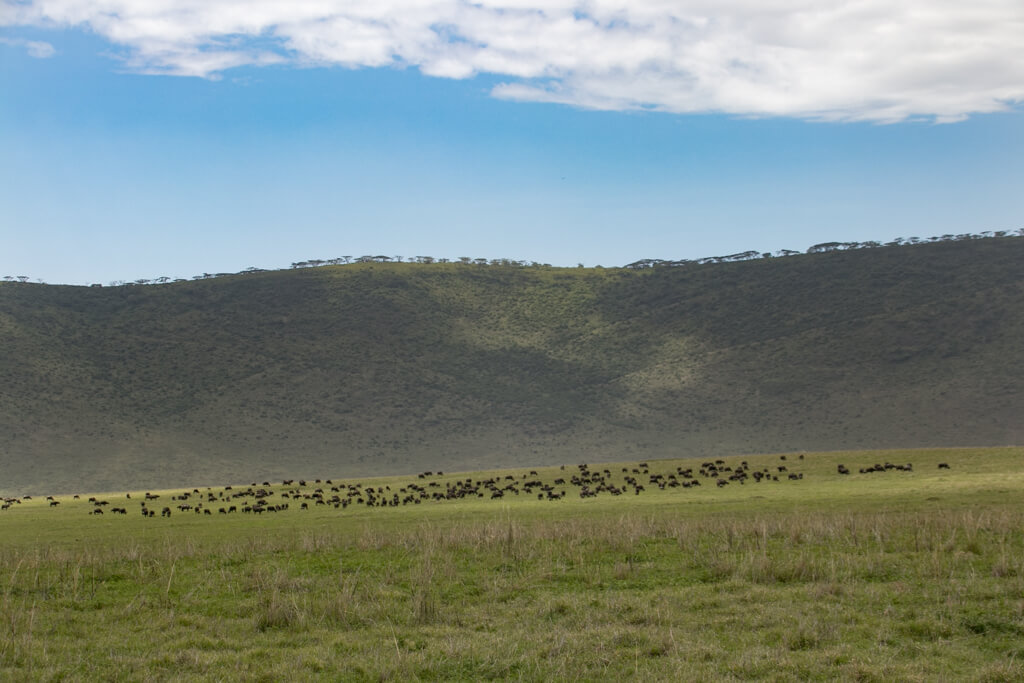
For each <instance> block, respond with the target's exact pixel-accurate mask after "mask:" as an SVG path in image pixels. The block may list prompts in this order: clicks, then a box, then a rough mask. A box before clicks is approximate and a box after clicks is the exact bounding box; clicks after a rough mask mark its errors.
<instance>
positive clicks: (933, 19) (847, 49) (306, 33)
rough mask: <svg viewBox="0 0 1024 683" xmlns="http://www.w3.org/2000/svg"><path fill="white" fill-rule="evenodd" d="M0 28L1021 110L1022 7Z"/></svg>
mask: <svg viewBox="0 0 1024 683" xmlns="http://www.w3.org/2000/svg"><path fill="white" fill-rule="evenodd" d="M0 24H8V25H31V26H65V27H66V26H72V27H85V28H88V29H89V30H91V31H93V32H95V33H97V34H99V35H101V36H104V37H105V38H106V39H107V40H109V41H110V42H111V43H114V44H116V45H119V46H123V47H124V48H127V55H128V56H127V57H126V60H127V65H128V67H129V68H131V69H134V70H137V71H140V72H145V73H163V74H174V75H186V76H200V77H206V78H209V77H216V76H217V75H219V74H220V73H221V72H223V71H225V70H227V69H231V68H234V67H238V66H243V65H263V64H280V63H285V64H294V65H336V66H342V67H347V68H364V67H383V66H399V67H407V66H408V67H415V68H418V69H420V70H421V71H422V72H423V73H424V74H427V75H430V76H437V77H444V78H469V77H471V76H473V75H475V74H479V73H488V74H494V75H497V76H499V77H502V78H504V79H505V80H506V82H504V83H502V84H500V85H498V86H497V87H495V88H494V91H493V94H494V95H495V96H496V97H502V98H507V99H512V100H530V101H544V102H560V103H565V104H570V105H574V106H581V107H592V108H598V109H613V110H628V109H655V110H661V111H667V112H677V113H687V112H722V113H728V114H734V115H744V116H791V117H799V118H804V119H816V120H834V121H850V120H870V121H880V122H893V121H902V120H905V119H908V118H914V117H926V118H929V119H932V120H937V121H955V120H959V119H962V118H964V117H965V116H967V115H970V114H973V113H982V112H994V111H1001V110H1005V109H1007V108H1008V107H1011V106H1014V105H1016V104H1018V103H1020V102H1022V101H1024V3H1021V2H1020V0H976V1H974V2H963V0H900V2H892V0H579V1H574V0H549V1H546V2H543V3H540V2H538V1H537V0H503V1H495V0H481V1H479V2H466V1H463V0H347V1H341V0H219V1H216V2H214V1H211V0H27V1H24V2H18V3H16V4H6V5H2V6H0ZM42 45H46V44H45V43H44V44H42ZM30 49H32V48H30ZM50 50H51V51H52V48H50ZM43 52H45V50H43ZM43 52H40V54H39V55H38V56H45V55H44V54H43ZM51 53H52V52H51Z"/></svg>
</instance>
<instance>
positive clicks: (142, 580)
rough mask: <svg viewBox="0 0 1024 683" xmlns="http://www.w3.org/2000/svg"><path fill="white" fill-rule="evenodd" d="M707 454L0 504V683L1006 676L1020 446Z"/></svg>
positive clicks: (1022, 532) (1020, 579) (1016, 631)
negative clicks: (844, 471)
mask: <svg viewBox="0 0 1024 683" xmlns="http://www.w3.org/2000/svg"><path fill="white" fill-rule="evenodd" d="M743 460H746V461H747V463H748V467H747V468H746V474H747V478H746V479H745V481H744V482H743V483H740V482H739V480H738V479H732V480H730V479H729V477H731V476H734V475H736V474H738V472H739V470H741V469H744V468H742V466H741V461H743ZM723 461H724V462H723V463H722V464H719V465H718V467H717V470H718V472H717V473H716V474H709V473H708V472H707V468H706V467H705V468H704V469H705V474H704V475H702V474H701V473H700V469H701V465H702V461H701V460H697V461H693V460H677V461H657V462H655V461H649V462H648V464H649V467H648V468H646V469H647V470H648V472H647V473H644V469H645V468H643V467H641V466H640V464H639V463H636V462H631V463H621V464H618V465H604V464H602V465H591V466H590V468H589V469H588V470H586V473H585V474H582V475H581V470H580V469H579V468H578V467H577V466H576V465H567V466H566V468H565V470H561V469H559V468H557V467H556V468H548V469H538V470H537V472H536V474H531V473H530V472H529V471H528V470H521V471H507V472H506V471H503V472H489V473H480V472H477V473H472V474H466V473H446V474H445V475H440V476H439V475H437V474H432V475H431V476H428V477H424V478H419V477H416V476H411V477H397V478H396V477H392V478H388V479H377V480H373V481H370V480H363V481H360V482H355V481H352V480H349V481H344V482H342V481H341V480H340V479H337V478H335V479H333V480H332V482H331V483H330V484H328V483H327V482H326V480H325V481H323V482H321V483H316V482H315V481H307V482H306V485H305V486H299V483H298V482H293V483H292V484H290V485H282V483H281V482H280V481H278V482H273V483H274V484H275V485H274V486H268V487H263V486H260V485H257V486H254V487H250V483H256V484H261V482H233V483H232V485H231V489H229V490H225V488H224V486H219V487H212V488H210V489H207V488H206V487H196V488H195V489H192V488H190V489H176V490H174V491H161V492H151V493H152V494H156V495H159V496H160V497H159V498H155V499H152V498H151V500H149V501H146V500H145V495H144V494H145V492H132V493H131V494H130V495H131V498H130V499H129V498H128V497H127V496H126V495H125V493H124V492H122V493H118V494H102V495H96V496H94V497H96V498H97V499H98V500H106V501H107V503H108V504H107V505H106V506H103V507H102V508H100V509H105V512H104V514H102V515H96V514H91V513H92V510H94V509H95V506H94V504H93V503H91V502H89V501H88V498H89V497H90V496H88V495H82V496H81V497H80V498H79V499H78V500H75V499H73V498H72V497H71V496H70V495H67V496H58V499H59V501H60V504H59V505H57V506H52V507H51V506H50V502H49V501H47V500H45V499H44V498H42V497H34V498H33V499H31V500H27V501H22V502H18V503H11V504H10V507H9V508H8V509H6V510H4V511H3V512H0V538H2V539H3V549H4V552H3V553H2V555H0V678H3V679H19V680H24V679H28V680H55V679H64V680H85V679H92V680H97V679H98V680H175V679H178V680H194V679H211V680H219V679H242V680H283V679H286V678H287V679H292V680H300V679H301V680H305V679H322V680H338V679H339V678H340V679H346V680H348V679H351V680H383V679H390V680H416V679H424V680H431V679H434V680H436V679H461V680H475V679H526V680H552V679H555V680H558V679H583V680H593V679H611V678H622V677H627V676H628V677H635V676H641V677H644V678H648V679H662V680H701V679H705V680H712V679H714V680H718V679H770V680H791V679H807V678H810V679H835V678H842V679H849V680H879V681H883V680H884V681H889V680H979V681H980V680H986V681H998V680H1020V679H1021V678H1024V644H1022V643H1024V449H1022V448H1002V449H945V450H916V451H879V452H846V453H812V454H807V455H806V456H805V457H804V458H803V459H800V458H799V456H798V455H797V454H787V456H786V460H785V461H783V460H782V459H781V457H780V456H779V455H765V456H736V457H731V458H724V459H723ZM886 462H890V463H892V464H898V465H905V464H906V463H912V464H913V469H912V470H911V471H904V470H899V469H895V468H889V469H885V470H884V471H880V472H871V473H861V472H860V471H859V470H860V469H863V468H867V467H871V466H873V465H874V464H876V463H886ZM939 463H948V464H949V469H939V467H938V465H939ZM839 464H843V465H845V466H846V467H847V468H849V469H850V470H851V474H849V475H840V474H839V473H838V471H837V467H838V465H839ZM780 466H783V467H786V472H779V471H778V468H779V467H780ZM623 467H625V468H626V470H627V471H626V472H622V468H623ZM726 467H728V468H729V469H728V470H726V469H725V468H726ZM766 469H767V470H769V474H772V475H774V476H775V477H777V478H778V481H774V480H770V479H769V480H762V481H761V482H755V481H754V480H753V476H752V475H753V473H754V472H762V473H763V471H764V470H766ZM605 470H607V472H608V473H607V474H605ZM634 470H636V472H634ZM686 470H690V471H691V472H690V474H691V476H692V478H688V477H685V476H684V475H683V474H682V472H685V471H686ZM325 474H327V475H330V474H331V473H325ZM656 474H662V475H663V478H662V479H660V480H659V479H657V478H656V479H655V480H654V481H653V482H652V480H651V475H656ZM790 474H793V475H796V478H793V479H791V478H789V477H788V475H790ZM670 475H671V476H670ZM799 475H803V476H802V478H801V477H800V476H799ZM573 476H576V477H578V478H586V479H589V480H590V483H582V482H581V483H579V484H574V483H573V482H572V481H571V478H572V477H573ZM627 476H629V477H632V478H633V479H634V481H635V483H636V484H638V485H641V486H643V487H644V489H643V491H642V492H640V493H639V494H637V493H636V492H635V486H633V485H631V484H630V483H629V482H627V480H626V479H625V477H627ZM507 477H511V479H509V478H507ZM556 479H564V480H565V483H564V484H560V485H556V484H555V483H554V482H555V480H556ZM719 479H721V480H724V481H727V482H728V483H727V484H725V485H722V486H718V485H717V482H718V480H719ZM467 480H469V482H468V483H467ZM599 481H600V483H598V482H599ZM659 481H661V482H662V483H666V482H667V483H668V485H666V486H665V488H664V489H662V488H659V486H658V482H659ZM673 481H674V482H676V484H678V485H676V486H673V485H671V482H673ZM691 481H700V482H701V485H700V486H692V485H691V486H688V487H687V486H684V485H683V483H684V482H691ZM455 482H462V484H460V485H459V486H454V484H455ZM487 482H490V483H489V484H488V483H487ZM529 482H539V484H538V485H537V486H531V487H529V488H530V489H531V492H530V493H529V494H527V493H526V491H525V489H526V488H528V487H527V484H528V483H529ZM432 483H433V484H436V486H431V484H432ZM350 484H351V485H352V486H351V487H350V486H349V485H350ZM356 484H358V487H356ZM410 484H412V485H414V486H416V487H422V489H423V493H422V494H421V493H420V492H419V491H418V490H417V489H415V488H412V487H410ZM463 484H464V485H463ZM512 485H514V488H515V490H518V491H519V493H518V494H516V493H514V492H513V490H512V488H509V487H510V486H512ZM542 486H550V487H551V488H550V491H551V493H552V494H553V495H554V496H557V495H558V494H559V493H560V492H561V491H563V490H564V491H566V495H565V497H564V498H560V499H556V500H550V499H549V498H548V496H547V492H546V491H545V490H544V489H543V488H542ZM584 486H586V487H587V489H588V490H591V491H595V492H597V495H596V496H595V497H587V498H581V497H580V495H579V493H580V491H581V490H583V488H584ZM332 487H333V488H337V489H338V491H336V492H335V491H332ZM371 487H373V489H374V490H376V489H382V492H381V493H379V494H376V493H375V494H374V499H375V500H377V501H378V502H379V501H382V500H384V501H388V500H393V495H395V494H397V495H399V499H400V501H401V500H403V499H407V498H408V500H409V502H407V503H406V504H402V503H401V502H399V504H398V505H395V506H391V505H388V506H383V507H377V506H374V507H370V506H368V505H367V504H366V503H367V502H368V501H369V500H370V495H371V494H370V493H369V492H370V489H371ZM387 487H390V490H388V488H387ZM250 488H252V491H251V492H249V489H250ZM261 488H263V489H264V491H265V493H266V494H267V495H265V496H263V497H262V499H263V500H266V501H267V503H266V504H264V505H262V506H259V507H263V508H268V507H271V506H273V507H278V508H282V506H283V505H284V504H287V505H288V507H287V509H283V508H282V509H280V510H278V511H276V512H272V513H271V512H263V513H262V514H256V513H254V512H249V513H243V512H241V509H242V508H243V507H249V508H253V507H254V506H255V503H256V501H257V500H259V498H257V495H256V494H257V493H258V491H259V489H261ZM317 488H321V489H322V490H323V494H322V496H323V499H324V502H325V504H323V505H319V504H317V499H316V498H315V497H313V494H314V493H315V491H316V489H317ZM403 488H404V489H405V491H401V489H403ZM474 488H475V490H476V491H477V493H474V494H472V495H469V494H467V495H465V496H464V497H462V498H459V499H457V500H447V499H444V500H437V499H436V498H437V496H434V495H433V494H434V493H441V492H445V491H456V490H463V491H468V490H472V489H474ZM612 489H615V490H619V491H621V492H622V495H612V493H611V492H610V491H611V490H612ZM494 490H502V492H503V495H502V496H501V497H494ZM357 491H358V494H357V493H355V492H357ZM350 492H353V493H352V495H351V496H350V495H349V493H350ZM185 493H188V494H189V498H188V499H187V500H173V501H172V500H171V497H172V496H174V497H175V498H178V497H179V496H181V495H182V494H185ZM236 494H245V495H238V496H237V497H236V498H232V496H234V495H236ZM271 494H272V495H271ZM285 494H287V495H288V498H285V497H284V495H285ZM423 494H425V495H423ZM334 495H337V496H338V499H339V504H338V507H334V505H333V503H332V502H331V498H332V497H333V496H334ZM210 496H213V498H214V500H212V501H211V500H210ZM538 496H540V498H538ZM413 498H416V499H420V500H421V502H420V503H415V502H412V499H413ZM342 500H349V501H350V502H349V503H348V504H347V505H343V504H342V503H341V502H340V501H342ZM359 500H362V501H363V502H362V503H360V502H358V501H359ZM142 503H146V507H147V508H148V509H151V510H153V511H154V512H155V514H154V516H153V517H148V516H147V517H144V516H143V515H142V513H141V510H142V508H143V507H144V506H143V505H142ZM303 503H305V504H306V505H307V506H308V509H301V506H302V504H303ZM200 504H201V505H202V507H201V508H200V510H201V512H200V513H198V514H197V513H195V512H194V509H195V507H196V506H197V505H200ZM179 505H187V506H191V507H192V508H193V509H191V510H187V511H183V510H181V509H179V508H178V506H179ZM231 505H235V506H236V508H237V509H238V510H239V511H238V512H235V513H229V512H227V511H225V513H224V514H220V513H219V509H220V508H221V507H224V508H225V509H226V510H227V509H229V508H230V506H231ZM115 507H118V508H120V507H123V508H125V509H126V511H127V514H125V515H120V514H114V513H113V512H112V511H111V510H112V508H115ZM164 507H168V508H169V509H170V517H164V516H161V511H162V509H163V508H164ZM207 509H208V510H210V512H211V514H205V510H207Z"/></svg>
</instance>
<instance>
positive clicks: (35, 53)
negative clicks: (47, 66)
mask: <svg viewBox="0 0 1024 683" xmlns="http://www.w3.org/2000/svg"><path fill="white" fill-rule="evenodd" d="M0 44H2V45H11V46H12V47H21V48H25V52H27V53H28V54H29V56H30V57H35V58H36V59H46V58H47V57H52V56H54V55H55V54H57V51H56V50H55V49H53V45H50V44H49V43H47V42H43V41H41V40H25V39H23V38H0Z"/></svg>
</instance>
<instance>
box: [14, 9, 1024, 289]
mask: <svg viewBox="0 0 1024 683" xmlns="http://www.w3.org/2000/svg"><path fill="white" fill-rule="evenodd" d="M1022 159H1024V3H1021V2H1020V0H974V1H973V2H971V3H965V2H962V0H901V2H899V3H893V2H891V1H890V0H886V1H885V2H883V1H882V0H672V1H669V0H632V1H629V2H625V1H623V0H592V1H574V0H550V1H549V2H545V3H538V2H535V1H534V0H506V1H504V2H491V1H489V0H486V1H483V2H473V3H470V2H464V1H461V0H351V1H346V2H340V1H337V0H245V1H244V2H243V1H242V0H0V277H3V276H5V275H13V276H19V275H26V276H28V277H29V278H30V279H31V280H32V281H36V280H41V281H45V282H49V283H65V284H76V285H82V284H90V283H94V282H96V283H104V284H106V283H109V282H114V281H122V280H127V281H133V280H136V279H140V278H145V279H153V278H157V277H172V278H178V277H184V278H189V277H192V276H194V275H197V274H200V273H204V272H210V273H220V272H237V271H240V270H243V269H245V268H248V267H252V266H255V267H259V268H284V267H288V266H289V264H291V263H292V262H296V261H304V260H308V259H330V258H337V257H341V256H354V257H358V256H361V255H378V254H381V255H390V256H401V257H402V258H410V257H415V256H425V255H429V256H434V257H446V258H453V259H454V258H458V257H460V256H469V257H471V258H479V257H483V258H488V259H491V258H509V259H514V260H525V261H537V262H542V263H551V264H554V265H565V266H575V265H577V264H584V265H586V266H595V265H604V266H616V265H623V264H626V263H629V262H632V261H635V260H638V259H641V258H662V259H684V258H700V257H705V256H718V255H726V254H732V253H737V252H741V251H747V250H757V251H762V252H764V251H777V250H780V249H795V250H804V249H806V248H807V247H809V246H811V245H813V244H817V243H821V242H830V241H868V240H877V241H888V240H891V239H893V238H896V237H910V236H920V237H928V236H932V235H943V234H949V233H953V234H961V233H979V232H983V231H988V230H1016V229H1019V228H1022V227H1024V212H1022V210H1024V191H1022V190H1021V188H1024V162H1022V161H1021V160H1022Z"/></svg>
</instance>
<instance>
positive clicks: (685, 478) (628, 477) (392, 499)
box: [0, 454, 949, 517]
mask: <svg viewBox="0 0 1024 683" xmlns="http://www.w3.org/2000/svg"><path fill="white" fill-rule="evenodd" d="M779 459H780V463H785V461H786V456H785V455H780V456H779ZM796 459H797V460H798V461H802V460H803V459H804V456H803V454H800V455H798V456H796ZM939 469H949V464H948V463H939ZM696 470H697V471H696V472H694V467H687V468H684V467H682V466H677V467H676V468H675V469H674V470H672V471H668V472H664V473H658V472H652V471H651V467H650V465H649V464H648V463H646V462H641V463H637V464H636V465H635V466H632V467H622V468H621V472H619V473H617V474H618V475H619V476H618V478H616V477H615V476H614V475H613V474H612V472H611V470H609V469H607V468H604V469H597V468H595V469H591V468H590V466H588V465H585V464H581V465H577V466H576V467H575V468H573V469H571V470H570V471H569V472H566V467H565V465H563V466H562V467H561V473H560V475H559V476H558V477H556V478H554V479H553V480H552V481H551V482H550V483H546V482H544V481H542V480H541V479H540V477H539V476H538V474H537V471H536V470H530V471H529V473H527V474H521V475H513V474H507V475H504V476H493V477H488V478H485V479H477V480H474V479H473V478H472V477H466V478H457V479H454V480H452V479H450V478H449V479H448V480H445V481H444V482H443V483H442V481H439V480H440V479H441V478H442V477H444V473H443V472H432V471H431V472H421V473H420V474H418V475H417V479H416V480H415V481H412V482H410V483H407V484H405V485H404V486H398V485H396V486H395V487H394V488H393V487H392V486H391V485H383V486H380V485H377V486H371V485H364V484H361V483H358V482H354V483H348V484H346V483H342V482H339V483H335V482H333V481H332V480H330V479H326V480H322V481H321V480H320V479H316V480H313V481H312V482H308V481H306V480H298V481H295V480H293V479H286V480H284V481H282V482H281V486H280V487H274V486H272V485H271V484H270V482H267V481H265V482H263V483H262V484H256V483H252V484H250V485H249V486H247V487H244V488H242V487H239V488H235V487H233V486H225V487H223V488H219V489H214V488H206V489H205V490H202V491H201V490H200V489H198V488H194V489H192V490H191V491H183V492H181V493H177V494H171V495H169V500H168V501H167V504H164V501H160V498H161V496H160V495H159V494H154V493H149V492H147V493H145V494H144V495H143V496H142V499H141V500H140V501H139V509H138V510H139V512H141V514H142V516H143V517H155V516H156V515H157V508H159V509H160V516H161V517H170V516H171V515H172V514H180V513H192V514H196V515H211V516H212V515H214V514H215V513H216V514H219V515H229V514H233V513H236V512H242V513H248V514H256V515H259V514H263V513H279V512H284V511H286V510H289V509H299V510H308V509H309V508H310V507H311V506H313V507H315V506H330V507H334V508H336V509H345V508H348V507H349V506H350V505H363V506H365V507H369V508H375V507H399V506H403V505H419V504H421V503H424V502H437V501H450V500H460V499H466V498H488V499H491V500H495V499H502V498H504V497H505V496H519V495H526V496H536V497H537V499H538V500H550V501H557V500H562V499H563V498H565V497H566V495H568V492H569V491H570V490H571V491H573V492H574V493H575V494H576V495H578V496H579V497H580V498H583V499H586V498H595V497H597V496H599V495H602V494H604V495H611V496H621V495H623V494H626V493H632V494H633V495H637V496H639V495H641V494H642V493H643V492H644V491H645V490H647V488H649V487H650V488H654V487H656V488H658V489H661V490H664V489H688V488H691V487H694V486H701V485H702V482H705V483H708V484H714V485H715V486H717V487H719V488H722V487H725V486H728V485H730V484H740V485H744V484H747V483H753V484H761V483H766V482H780V481H801V480H803V478H804V475H803V473H802V472H795V471H793V472H791V471H789V463H785V464H777V465H776V466H775V467H774V468H768V467H764V468H761V469H757V470H752V469H751V468H750V465H749V464H748V463H747V461H746V460H743V461H741V462H740V463H739V464H738V465H735V466H732V465H729V464H727V463H726V461H724V460H714V461H706V462H702V463H701V464H700V467H698V468H696ZM888 471H900V472H912V471H913V465H912V464H910V463H906V464H893V463H890V462H886V463H884V464H878V463H876V464H873V465H871V466H868V467H861V468H858V473H859V474H870V473H873V472H888ZM837 473H838V474H840V475H849V474H850V469H849V468H847V467H846V466H845V465H842V464H840V465H838V466H837ZM277 488H283V489H284V490H276V489H277ZM31 499H32V496H22V497H20V498H19V497H14V498H3V499H2V500H3V502H2V504H0V510H7V509H8V508H10V507H11V506H12V505H16V504H20V503H21V502H22V501H27V500H31ZM80 499H81V496H79V495H77V494H76V495H74V496H72V500H75V501H77V500H80ZM126 499H127V500H131V499H132V497H131V494H130V493H129V494H126ZM46 500H47V501H48V502H49V505H50V507H57V506H59V505H60V504H61V502H62V501H60V500H58V499H57V498H56V497H55V496H47V497H46ZM157 501H159V502H157ZM87 502H88V505H89V509H88V514H90V515H103V514H104V513H105V511H106V513H109V514H115V515H127V514H128V508H127V507H109V505H110V503H109V501H106V500H103V499H102V498H98V497H96V496H92V497H90V498H88V501H87ZM293 506H294V507H293Z"/></svg>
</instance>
